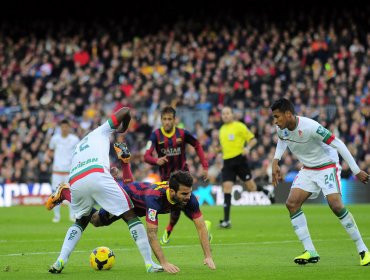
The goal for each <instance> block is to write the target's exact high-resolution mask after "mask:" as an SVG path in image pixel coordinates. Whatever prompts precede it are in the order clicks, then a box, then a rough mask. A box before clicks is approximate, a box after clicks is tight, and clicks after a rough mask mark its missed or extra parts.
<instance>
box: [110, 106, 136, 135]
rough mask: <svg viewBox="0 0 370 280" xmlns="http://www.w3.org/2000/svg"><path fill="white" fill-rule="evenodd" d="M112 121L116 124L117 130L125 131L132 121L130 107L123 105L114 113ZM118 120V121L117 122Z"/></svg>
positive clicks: (119, 131)
mask: <svg viewBox="0 0 370 280" xmlns="http://www.w3.org/2000/svg"><path fill="white" fill-rule="evenodd" d="M112 121H113V124H114V125H115V127H117V128H116V132H118V133H123V132H125V131H126V130H127V128H128V125H129V124H130V121H131V114H130V108H128V107H122V108H121V109H119V110H118V111H116V112H115V113H114V114H113V115H112ZM115 122H117V123H115Z"/></svg>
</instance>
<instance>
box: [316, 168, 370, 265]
mask: <svg viewBox="0 0 370 280" xmlns="http://www.w3.org/2000/svg"><path fill="white" fill-rule="evenodd" d="M313 172H314V171H313ZM340 172H341V167H340V165H339V164H337V165H336V166H335V167H332V168H327V169H324V170H320V171H316V172H315V173H316V174H317V175H316V176H315V180H316V182H317V184H318V185H319V186H320V187H321V189H322V192H323V193H324V195H325V196H326V199H327V201H328V204H329V207H330V209H331V210H332V211H333V213H334V214H335V215H336V216H337V217H338V218H339V221H340V223H341V224H342V226H343V228H344V229H345V231H346V232H347V233H348V235H349V236H350V237H351V239H352V240H353V241H354V242H355V244H356V248H357V252H358V253H359V254H360V264H361V265H368V264H370V254H369V250H368V248H367V247H366V245H365V243H364V241H363V240H362V237H361V234H360V231H359V229H358V227H357V225H356V222H355V219H354V218H353V216H352V214H351V213H350V212H349V211H348V210H347V208H345V206H344V204H343V201H342V196H341V181H340Z"/></svg>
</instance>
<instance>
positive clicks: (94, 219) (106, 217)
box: [90, 208, 122, 227]
mask: <svg viewBox="0 0 370 280" xmlns="http://www.w3.org/2000/svg"><path fill="white" fill-rule="evenodd" d="M91 212H92V213H91V215H92V216H91V221H90V222H91V223H92V224H93V225H94V226H95V227H101V226H109V225H110V224H112V223H113V222H115V221H118V220H120V219H121V218H122V217H117V216H114V215H112V214H110V213H109V212H108V211H106V210H105V209H104V208H100V210H99V211H97V210H96V209H95V208H93V209H92V210H91Z"/></svg>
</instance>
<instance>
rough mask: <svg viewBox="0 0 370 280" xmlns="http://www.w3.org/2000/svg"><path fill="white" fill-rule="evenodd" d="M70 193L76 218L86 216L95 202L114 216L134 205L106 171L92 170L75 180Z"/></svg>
mask: <svg viewBox="0 0 370 280" xmlns="http://www.w3.org/2000/svg"><path fill="white" fill-rule="evenodd" d="M71 195H72V201H71V204H72V210H73V213H75V216H76V219H80V218H81V217H83V216H88V215H89V214H90V212H91V209H92V208H93V206H94V204H95V203H97V204H99V205H100V206H101V207H103V208H104V209H105V210H107V211H108V212H109V213H111V214H113V215H115V216H120V215H121V214H123V213H125V212H127V211H128V210H130V209H131V208H133V207H134V206H133V203H132V201H131V199H130V198H129V196H128V195H127V193H126V192H125V191H124V190H123V189H122V188H121V187H120V186H119V184H118V183H117V182H116V181H115V180H114V179H113V177H112V175H111V174H110V173H106V172H104V173H99V172H94V173H91V174H89V175H87V176H85V177H83V178H81V179H79V180H77V181H75V182H74V183H73V184H72V186H71Z"/></svg>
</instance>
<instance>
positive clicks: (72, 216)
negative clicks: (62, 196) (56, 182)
mask: <svg viewBox="0 0 370 280" xmlns="http://www.w3.org/2000/svg"><path fill="white" fill-rule="evenodd" d="M68 208H69V217H70V218H71V219H72V218H73V219H74V218H75V215H74V213H73V210H72V204H71V203H68Z"/></svg>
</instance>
